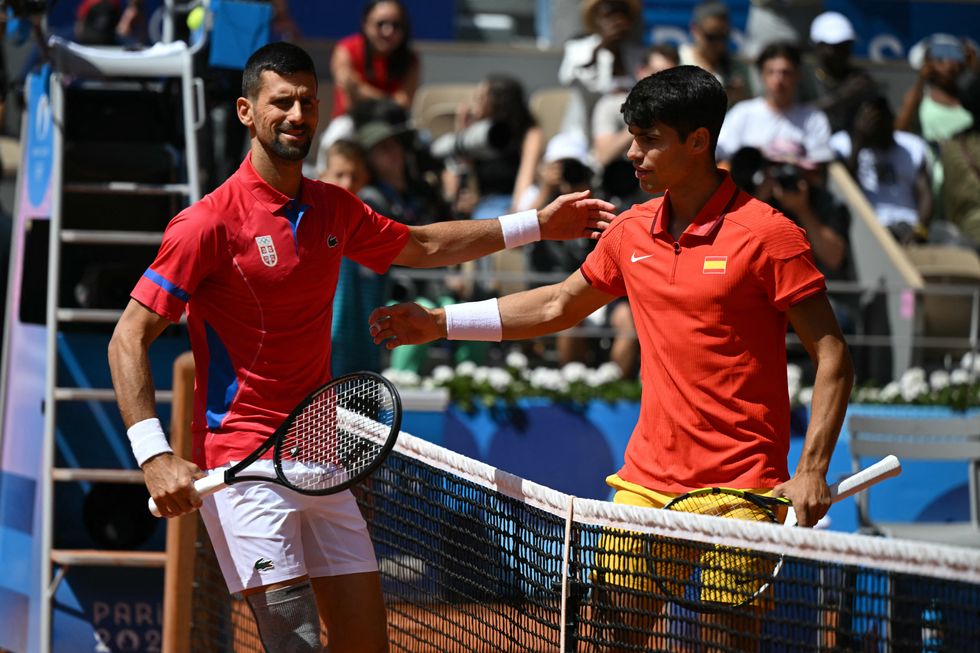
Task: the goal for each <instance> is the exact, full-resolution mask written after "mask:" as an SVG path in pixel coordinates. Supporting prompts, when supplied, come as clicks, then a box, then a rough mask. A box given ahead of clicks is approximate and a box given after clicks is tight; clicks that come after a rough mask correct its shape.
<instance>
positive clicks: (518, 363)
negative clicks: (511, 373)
mask: <svg viewBox="0 0 980 653" xmlns="http://www.w3.org/2000/svg"><path fill="white" fill-rule="evenodd" d="M505 362H506V363H507V366H508V367H513V368H514V369H515V370H524V369H527V356H525V355H524V354H522V353H521V352H519V351H512V352H510V353H509V354H507V358H506V360H505Z"/></svg>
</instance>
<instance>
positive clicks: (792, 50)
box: [755, 41, 803, 72]
mask: <svg viewBox="0 0 980 653" xmlns="http://www.w3.org/2000/svg"><path fill="white" fill-rule="evenodd" d="M770 59H788V60H789V61H791V62H792V63H793V67H794V68H799V67H800V62H802V61H803V55H802V53H801V52H800V49H799V48H798V47H796V45H795V44H793V43H792V42H790V41H776V42H775V43H770V44H769V45H767V46H766V47H765V48H764V49H763V50H762V52H760V53H759V57H758V58H757V59H756V60H755V66H756V68H758V69H759V71H760V72H761V71H762V67H763V66H764V65H765V63H766V62H767V61H769V60H770Z"/></svg>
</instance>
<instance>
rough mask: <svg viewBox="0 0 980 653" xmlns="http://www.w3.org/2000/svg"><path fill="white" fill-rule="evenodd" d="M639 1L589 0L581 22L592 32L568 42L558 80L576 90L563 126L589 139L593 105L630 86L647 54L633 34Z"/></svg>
mask: <svg viewBox="0 0 980 653" xmlns="http://www.w3.org/2000/svg"><path fill="white" fill-rule="evenodd" d="M640 9H641V8H640V2H639V0H585V1H584V2H583V3H582V25H583V26H584V27H585V29H586V31H587V32H588V34H587V35H586V36H583V37H580V38H574V39H570V40H568V41H567V42H566V43H565V51H564V55H563V57H562V61H561V66H560V67H559V69H558V81H559V83H561V85H562V86H568V87H570V88H571V90H572V97H571V99H570V100H569V103H568V108H567V109H566V110H565V118H564V121H563V124H562V131H571V130H573V129H576V130H579V131H581V132H582V133H583V134H585V135H586V136H587V137H590V138H591V133H590V131H589V127H590V123H589V120H590V117H591V115H592V109H593V107H594V106H595V103H596V102H597V101H598V100H599V98H600V97H601V96H603V95H605V94H607V93H612V92H616V91H628V90H629V89H630V87H632V86H633V82H634V80H633V73H634V71H635V70H636V68H637V67H638V66H639V65H640V63H641V61H642V60H643V58H644V48H643V45H642V44H641V43H640V42H639V41H638V40H636V39H635V33H634V32H635V30H634V28H635V26H636V25H638V24H639V23H640V20H641V11H640Z"/></svg>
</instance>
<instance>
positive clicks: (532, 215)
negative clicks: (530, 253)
mask: <svg viewBox="0 0 980 653" xmlns="http://www.w3.org/2000/svg"><path fill="white" fill-rule="evenodd" d="M497 219H498V220H500V228H501V230H503V232H504V246H506V247H507V249H510V248H511V247H520V246H521V245H527V244H528V243H534V242H537V241H539V240H541V225H539V224H538V212H537V211H536V210H534V209H528V210H527V211H521V212H519V213H509V214H507V215H502V216H500V217H499V218H497Z"/></svg>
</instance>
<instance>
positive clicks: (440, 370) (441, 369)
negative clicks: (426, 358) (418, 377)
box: [432, 365, 456, 383]
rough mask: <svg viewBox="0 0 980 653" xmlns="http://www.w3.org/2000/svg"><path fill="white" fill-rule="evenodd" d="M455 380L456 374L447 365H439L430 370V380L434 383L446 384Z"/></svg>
mask: <svg viewBox="0 0 980 653" xmlns="http://www.w3.org/2000/svg"><path fill="white" fill-rule="evenodd" d="M454 378H456V372H454V371H453V368H451V367H449V366H448V365H439V366H438V367H436V369H434V370H432V380H433V381H434V382H435V383H448V382H449V381H452V380H453V379H454Z"/></svg>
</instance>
